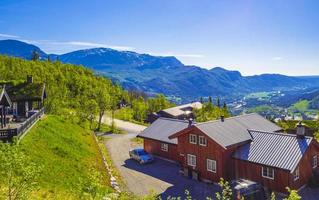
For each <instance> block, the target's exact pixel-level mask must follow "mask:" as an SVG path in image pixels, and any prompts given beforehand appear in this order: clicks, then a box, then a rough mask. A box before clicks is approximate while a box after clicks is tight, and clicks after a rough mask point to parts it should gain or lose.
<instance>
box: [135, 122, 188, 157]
mask: <svg viewBox="0 0 319 200" xmlns="http://www.w3.org/2000/svg"><path fill="white" fill-rule="evenodd" d="M188 125H189V123H188V121H186V120H178V119H170V118H159V119H157V120H156V121H155V122H154V123H152V124H151V125H150V126H149V127H147V128H146V129H145V130H144V131H143V132H141V133H140V134H139V135H138V137H141V138H143V139H144V149H145V150H146V151H147V152H149V153H152V154H154V155H157V156H161V157H163V158H167V159H171V160H174V161H177V162H179V161H180V156H179V154H178V152H177V139H169V138H168V137H169V136H170V135H172V134H174V133H176V132H179V131H181V130H183V129H185V128H187V127H188Z"/></svg>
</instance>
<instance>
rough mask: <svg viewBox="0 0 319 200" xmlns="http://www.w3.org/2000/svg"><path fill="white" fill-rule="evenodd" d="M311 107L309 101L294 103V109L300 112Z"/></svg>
mask: <svg viewBox="0 0 319 200" xmlns="http://www.w3.org/2000/svg"><path fill="white" fill-rule="evenodd" d="M308 108H309V101H307V100H301V101H298V102H297V103H295V104H293V105H292V109H296V110H298V111H300V112H305V111H307V109H308Z"/></svg>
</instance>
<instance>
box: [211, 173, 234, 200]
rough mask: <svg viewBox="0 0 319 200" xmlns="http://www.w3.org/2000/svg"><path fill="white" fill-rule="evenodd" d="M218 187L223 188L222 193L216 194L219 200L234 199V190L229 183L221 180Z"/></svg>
mask: <svg viewBox="0 0 319 200" xmlns="http://www.w3.org/2000/svg"><path fill="white" fill-rule="evenodd" d="M218 185H219V186H220V187H221V190H222V191H221V193H220V192H216V193H215V196H216V199H217V200H231V199H232V197H233V192H232V189H231V188H230V186H229V183H228V182H227V181H225V180H224V179H223V178H221V179H220V181H219V183H218Z"/></svg>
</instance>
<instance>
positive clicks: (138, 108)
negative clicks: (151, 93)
mask: <svg viewBox="0 0 319 200" xmlns="http://www.w3.org/2000/svg"><path fill="white" fill-rule="evenodd" d="M132 109H133V117H134V119H135V120H137V121H139V122H143V121H144V119H145V118H146V115H147V110H148V107H147V104H146V103H145V101H144V99H143V97H140V98H138V99H135V100H133V102H132Z"/></svg>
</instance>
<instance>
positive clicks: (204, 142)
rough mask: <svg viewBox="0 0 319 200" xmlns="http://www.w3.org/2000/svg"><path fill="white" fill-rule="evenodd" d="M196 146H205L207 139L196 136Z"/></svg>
mask: <svg viewBox="0 0 319 200" xmlns="http://www.w3.org/2000/svg"><path fill="white" fill-rule="evenodd" d="M198 144H199V145H201V146H205V147H206V146H207V139H206V138H205V136H198Z"/></svg>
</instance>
